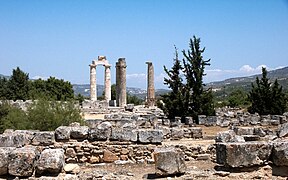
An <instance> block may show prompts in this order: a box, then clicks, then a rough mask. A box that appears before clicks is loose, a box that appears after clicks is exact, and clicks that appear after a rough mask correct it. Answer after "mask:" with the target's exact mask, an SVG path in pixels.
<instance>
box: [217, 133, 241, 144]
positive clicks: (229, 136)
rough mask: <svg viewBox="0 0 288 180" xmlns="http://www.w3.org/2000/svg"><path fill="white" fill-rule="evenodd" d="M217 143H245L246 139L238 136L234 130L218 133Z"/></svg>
mask: <svg viewBox="0 0 288 180" xmlns="http://www.w3.org/2000/svg"><path fill="white" fill-rule="evenodd" d="M215 141H216V142H222V143H227V142H239V143H240V142H245V140H244V138H243V137H242V136H238V135H236V133H235V132H234V131H233V130H229V131H222V132H219V133H217V136H216V139H215Z"/></svg>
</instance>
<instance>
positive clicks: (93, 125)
mask: <svg viewBox="0 0 288 180" xmlns="http://www.w3.org/2000/svg"><path fill="white" fill-rule="evenodd" d="M109 115H110V114H109ZM106 116H108V115H105V117H104V118H105V119H106ZM101 122H103V119H87V120H85V124H86V125H87V126H88V127H89V128H92V129H94V128H97V126H98V125H99V124H100V123H101Z"/></svg>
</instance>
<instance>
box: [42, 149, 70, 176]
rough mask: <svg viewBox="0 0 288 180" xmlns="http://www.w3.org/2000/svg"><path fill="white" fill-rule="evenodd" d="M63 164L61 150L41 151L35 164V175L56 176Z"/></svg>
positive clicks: (63, 159) (62, 151)
mask: <svg viewBox="0 0 288 180" xmlns="http://www.w3.org/2000/svg"><path fill="white" fill-rule="evenodd" d="M64 164H65V157H64V150H63V149H45V150H44V151H42V153H41V155H40V157H39V159H38V161H37V163H36V173H37V174H44V173H48V174H57V173H60V172H61V171H62V169H63V167H64Z"/></svg>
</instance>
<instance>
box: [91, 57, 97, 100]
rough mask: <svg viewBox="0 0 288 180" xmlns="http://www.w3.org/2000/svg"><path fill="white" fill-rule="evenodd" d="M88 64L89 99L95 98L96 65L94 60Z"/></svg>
mask: <svg viewBox="0 0 288 180" xmlns="http://www.w3.org/2000/svg"><path fill="white" fill-rule="evenodd" d="M89 66H90V100H92V101H96V100H97V84H96V65H95V63H94V61H92V64H90V65H89Z"/></svg>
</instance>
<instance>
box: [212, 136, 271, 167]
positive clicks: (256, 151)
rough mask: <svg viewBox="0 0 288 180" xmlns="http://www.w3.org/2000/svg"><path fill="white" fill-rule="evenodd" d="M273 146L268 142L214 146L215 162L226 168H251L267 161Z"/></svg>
mask: <svg viewBox="0 0 288 180" xmlns="http://www.w3.org/2000/svg"><path fill="white" fill-rule="evenodd" d="M272 147H273V145H272V144H270V143H268V142H261V141H259V142H246V143H219V144H216V160H217V163H218V164H223V165H225V166H227V167H232V168H238V167H251V166H255V165H262V164H264V163H266V162H268V161H269V157H270V154H271V152H272Z"/></svg>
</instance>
